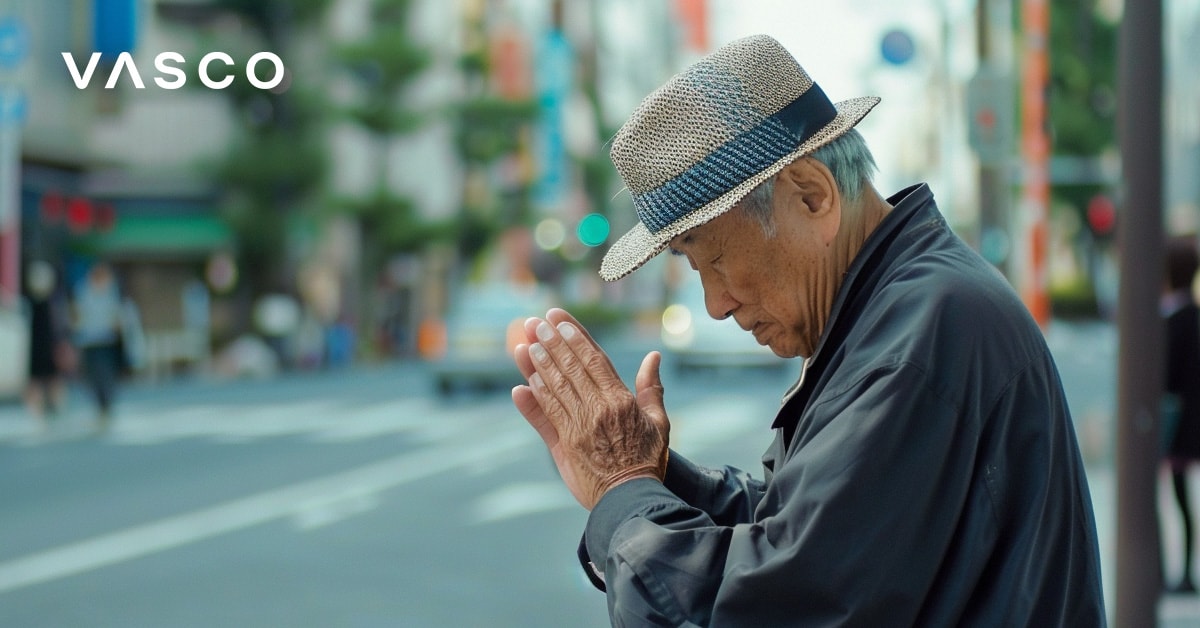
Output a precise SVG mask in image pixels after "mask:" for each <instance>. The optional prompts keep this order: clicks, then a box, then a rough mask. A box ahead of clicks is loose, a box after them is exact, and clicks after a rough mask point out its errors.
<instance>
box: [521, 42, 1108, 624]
mask: <svg viewBox="0 0 1200 628" xmlns="http://www.w3.org/2000/svg"><path fill="white" fill-rule="evenodd" d="M878 101H879V99H877V98H874V97H868V98H858V99H853V100H847V101H843V102H840V103H838V104H836V105H835V104H833V103H832V102H831V101H830V100H829V99H828V98H826V96H825V95H824V93H823V92H822V91H821V89H820V88H819V87H817V86H816V85H815V84H814V83H813V82H812V80H811V79H810V78H809V76H808V75H807V74H806V73H805V71H804V70H803V69H802V68H801V67H800V66H799V65H798V64H797V63H796V61H795V60H794V59H793V58H792V57H791V55H789V54H788V52H787V51H786V50H784V49H783V48H782V47H781V46H780V45H779V43H778V42H777V41H775V40H774V39H772V38H770V37H766V36H756V37H749V38H745V39H741V40H738V41H735V42H732V43H730V44H728V45H726V46H723V47H722V48H720V49H718V50H716V51H715V52H714V53H712V54H711V55H709V56H707V57H705V58H703V59H701V60H700V61H698V62H697V63H696V64H694V65H692V66H691V67H690V68H688V69H687V70H685V71H684V72H683V73H682V74H680V75H678V76H676V77H674V78H672V79H671V80H670V81H669V82H668V83H667V84H665V85H664V86H663V87H661V88H659V89H658V90H656V91H655V92H654V93H652V94H651V95H650V96H648V97H647V98H646V99H645V100H644V101H642V104H641V105H640V106H639V107H638V108H637V109H636V110H635V111H634V113H633V114H632V117H631V119H630V120H629V121H628V122H627V123H626V124H625V125H624V126H623V127H622V128H621V129H620V130H619V131H618V132H617V134H616V136H615V138H614V139H613V141H612V149H611V153H612V159H613V162H614V165H615V166H616V168H617V171H618V172H619V173H620V175H621V177H622V179H623V181H624V183H625V185H626V187H627V188H628V189H629V191H630V194H631V195H632V197H633V206H634V208H635V209H636V211H637V215H638V222H637V223H636V224H635V225H634V228H633V230H632V231H630V232H629V233H627V234H626V235H625V236H623V237H622V238H620V239H619V240H618V241H617V242H616V243H615V244H614V245H613V246H612V247H611V248H610V249H609V250H608V253H607V254H606V255H605V257H604V260H603V262H602V263H601V266H600V274H601V276H602V277H603V278H604V279H606V280H617V279H620V278H622V277H624V276H626V275H627V274H629V273H631V272H633V271H634V270H636V269H637V268H639V267H640V266H641V265H642V264H644V263H645V262H647V261H648V260H649V259H650V258H652V257H654V256H655V255H657V254H658V253H660V252H662V251H663V250H665V249H667V248H668V247H669V248H671V249H672V251H673V252H675V253H678V254H679V255H682V256H685V257H686V258H687V260H688V262H690V264H691V266H692V268H693V269H694V270H695V271H697V272H698V273H699V275H700V280H701V283H702V285H703V287H704V297H705V304H706V306H707V308H708V313H709V314H710V315H711V316H712V317H714V318H718V319H723V318H733V319H735V320H736V321H737V323H738V324H739V325H740V326H741V327H742V328H743V329H745V330H746V331H748V332H750V333H752V334H753V335H754V337H755V338H756V339H757V340H758V342H759V343H761V344H765V345H767V346H769V347H771V349H772V350H773V351H774V352H775V353H776V354H778V355H780V356H784V357H804V358H805V362H804V371H803V375H801V377H800V380H799V381H798V382H796V384H795V385H794V386H793V387H792V388H791V389H790V390H789V391H788V392H787V394H786V395H785V396H784V398H783V403H782V405H781V407H780V410H779V413H778V415H777V416H776V417H775V419H774V423H773V424H772V426H773V427H774V428H775V441H774V443H773V444H772V445H771V446H770V448H769V449H768V450H767V452H766V454H765V455H764V457H763V463H764V464H763V467H764V469H763V471H764V479H763V480H759V479H755V478H754V477H752V476H751V475H750V474H749V473H746V472H744V471H740V470H737V469H733V468H731V467H723V468H720V469H711V468H705V467H701V466H699V465H697V464H694V463H692V462H691V461H689V460H687V459H686V458H684V457H683V456H682V455H680V454H679V453H678V452H676V451H674V450H670V451H669V450H668V449H667V445H668V434H669V431H670V423H669V421H668V417H667V410H666V407H665V405H664V402H663V393H664V391H663V385H662V381H661V379H660V378H659V373H658V370H659V363H660V360H661V358H660V356H659V354H658V352H650V353H649V354H648V355H647V356H646V359H645V360H644V361H643V362H642V366H641V369H640V370H639V372H638V374H637V377H636V379H635V382H634V389H633V390H632V391H631V390H629V389H628V388H626V387H625V385H624V384H623V383H622V382H621V380H620V378H619V377H618V375H617V374H616V372H615V370H614V369H613V367H612V363H611V362H610V361H609V360H608V359H607V356H605V354H604V352H603V351H602V350H601V349H600V348H599V347H598V346H597V345H596V344H595V343H594V341H593V340H592V338H591V336H590V335H589V334H587V333H586V332H585V330H584V329H583V328H582V327H581V326H580V325H579V323H578V321H576V320H575V319H574V318H573V317H571V316H570V315H569V314H567V313H566V312H564V311H563V310H558V309H554V310H551V311H550V312H548V313H547V314H546V319H545V320H542V319H536V318H534V319H530V320H529V321H527V322H526V329H525V333H526V336H527V338H526V340H527V343H526V344H522V345H520V346H518V347H517V349H516V350H515V352H514V354H515V358H516V361H517V365H518V367H519V368H520V370H521V372H522V373H523V374H524V376H525V377H526V379H527V380H528V385H522V386H518V387H516V388H514V389H513V402H514V403H515V404H516V406H517V408H518V410H519V411H520V412H521V414H522V415H524V417H525V418H526V420H528V421H529V422H530V424H531V425H532V426H533V427H534V428H535V429H536V430H537V432H538V434H539V435H540V436H541V437H542V439H543V440H544V441H545V443H546V445H547V446H548V447H549V449H550V451H551V453H552V455H553V457H554V461H555V463H556V465H557V467H558V470H559V472H560V474H561V476H562V478H563V481H564V482H565V483H566V485H567V487H568V488H569V489H570V490H571V492H572V493H573V494H574V495H575V497H576V499H577V500H578V501H579V502H580V503H581V504H582V505H583V506H584V507H585V508H587V509H588V510H590V511H591V514H590V515H589V517H588V521H587V526H586V529H585V533H584V538H583V541H582V543H581V546H580V549H579V555H580V557H581V561H582V562H583V564H584V570H585V573H587V574H588V575H589V577H590V578H591V579H592V582H593V584H595V585H596V586H597V587H598V588H601V589H602V590H606V591H607V595H608V610H609V614H610V617H611V620H612V623H613V624H614V625H621V626H648V625H672V626H679V625H687V626H707V625H720V626H818V625H821V626H825V625H829V626H832V625H838V626H956V625H975V626H1103V625H1104V624H1105V610H1104V603H1103V595H1102V591H1101V584H1100V559H1099V550H1098V544H1097V537H1096V527H1095V519H1094V516H1093V513H1092V505H1091V497H1090V495H1089V492H1088V486H1087V478H1086V476H1085V474H1084V469H1083V462H1082V458H1081V456H1080V452H1079V447H1078V444H1077V442H1076V439H1075V430H1074V427H1073V425H1072V422H1071V417H1070V412H1069V410H1068V408H1067V403H1066V399H1065V398H1064V395H1063V390H1062V385H1061V383H1060V380H1059V377H1058V371H1057V369H1056V367H1055V364H1054V360H1053V358H1052V356H1051V354H1050V351H1049V349H1048V348H1047V346H1046V342H1045V339H1044V338H1043V336H1042V333H1041V330H1040V329H1039V328H1038V326H1037V324H1036V323H1035V322H1034V320H1033V319H1032V317H1031V316H1030V315H1029V312H1028V311H1027V310H1026V309H1025V307H1024V306H1023V305H1022V303H1021V301H1020V299H1019V298H1018V297H1017V296H1016V294H1015V293H1014V292H1013V290H1012V289H1011V287H1010V286H1009V285H1008V284H1007V283H1005V281H1004V279H1003V277H1002V276H1001V275H1000V274H999V273H997V272H996V271H995V269H994V268H993V267H992V266H991V265H990V264H988V263H987V262H986V261H984V260H983V259H982V258H981V257H979V255H978V254H977V253H975V252H974V251H973V250H971V249H970V248H969V247H968V246H967V245H966V244H965V243H963V242H962V241H961V240H960V239H959V238H958V237H957V236H955V235H954V233H953V232H952V231H951V230H950V228H949V226H948V225H947V224H946V221H945V220H944V219H943V217H942V215H941V213H940V211H939V210H938V208H937V205H936V204H935V202H934V199H933V193H932V192H931V191H930V190H929V188H928V187H927V186H925V185H923V184H921V185H913V186H911V187H909V188H907V189H904V190H902V191H900V192H898V193H896V194H895V195H893V196H891V197H890V198H887V199H884V198H883V197H882V196H881V195H880V194H879V193H878V192H877V191H876V190H875V188H874V186H873V184H872V183H871V175H872V172H873V170H874V160H873V158H872V157H871V153H870V151H869V150H868V148H867V146H866V143H865V141H864V140H863V138H862V136H861V135H859V134H858V133H857V132H856V131H854V130H853V129H852V127H853V126H854V125H855V124H857V122H858V121H859V120H860V119H862V117H863V116H865V115H866V114H867V113H868V112H869V111H870V110H871V108H872V107H874V106H875V105H876V103H878ZM766 424H767V421H765V420H764V425H766Z"/></svg>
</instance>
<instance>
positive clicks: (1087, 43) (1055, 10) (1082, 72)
mask: <svg viewBox="0 0 1200 628" xmlns="http://www.w3.org/2000/svg"><path fill="white" fill-rule="evenodd" d="M1050 8H1051V12H1050V85H1049V91H1048V107H1049V117H1050V129H1049V131H1050V137H1051V145H1052V146H1053V152H1054V154H1056V155H1063V156H1072V157H1085V158H1094V157H1098V156H1099V155H1101V154H1103V153H1104V152H1105V151H1107V150H1110V149H1112V148H1113V147H1114V146H1115V144H1116V80H1117V78H1116V75H1117V25H1116V24H1113V23H1111V22H1109V21H1108V20H1106V19H1105V18H1104V17H1102V16H1101V15H1100V14H1098V13H1097V12H1096V7H1095V0H1053V2H1052V3H1051V5H1050ZM1103 191H1105V186H1104V185H1102V184H1071V185H1067V184H1056V185H1054V186H1053V187H1052V188H1051V195H1052V197H1053V198H1054V200H1056V201H1058V202H1061V203H1065V204H1067V205H1069V206H1071V207H1073V208H1075V209H1076V211H1078V212H1080V215H1079V217H1080V219H1081V220H1084V221H1086V216H1084V215H1083V212H1084V209H1085V208H1086V207H1087V203H1088V200H1089V199H1091V198H1092V197H1093V196H1094V195H1096V194H1097V193H1100V192H1103ZM1085 224H1086V222H1085Z"/></svg>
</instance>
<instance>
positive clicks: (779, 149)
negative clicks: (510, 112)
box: [600, 35, 879, 281]
mask: <svg viewBox="0 0 1200 628" xmlns="http://www.w3.org/2000/svg"><path fill="white" fill-rule="evenodd" d="M878 103H879V98H877V97H874V96H868V97H864V98H854V99H851V100H846V101H842V102H839V103H837V104H836V105H835V104H833V103H832V102H830V100H829V98H827V97H826V96H825V93H824V92H823V91H821V88H820V87H818V86H817V84H816V83H814V82H813V80H812V79H811V78H809V76H808V74H807V73H806V72H805V71H804V68H802V67H800V64H799V63H797V62H796V60H795V59H794V58H793V57H792V55H791V54H789V53H788V51H787V50H786V49H784V47H783V46H782V45H780V44H779V42H778V41H776V40H775V39H773V38H771V37H769V36H767V35H755V36H752V37H746V38H743V39H739V40H736V41H733V42H731V43H729V44H726V45H724V46H722V47H720V48H719V49H717V50H716V51H714V52H713V53H711V54H709V55H708V56H706V57H704V58H703V59H701V60H700V61H698V62H696V63H695V64H694V65H692V66H691V67H689V68H688V69H686V70H684V71H683V72H682V73H680V74H678V75H676V76H674V77H672V78H671V80H669V81H668V82H667V83H666V84H665V85H663V86H662V87H660V88H658V89H657V90H655V91H654V92H653V93H651V94H650V95H649V96H647V97H646V99H645V100H643V101H642V103H641V104H640V105H638V107H637V109H635V110H634V112H633V114H632V115H631V116H630V118H629V120H628V121H627V122H626V123H625V124H624V125H623V126H622V127H621V129H620V130H619V131H617V134H616V136H615V137H614V138H613V143H612V150H611V153H610V154H611V157H612V162H613V165H614V166H616V169H617V172H618V173H619V174H620V175H621V179H622V181H623V182H624V183H625V186H626V187H627V188H628V189H629V192H630V194H631V195H632V197H633V206H634V209H635V210H636V211H637V215H638V223H637V225H635V226H634V228H633V229H631V230H630V231H629V232H628V233H626V234H625V235H623V236H621V238H620V239H618V240H617V241H616V242H615V243H614V244H613V245H612V247H611V248H609V250H608V252H607V253H606V254H605V255H604V260H603V261H602V262H601V264H600V276H601V277H603V278H604V279H605V280H606V281H615V280H617V279H620V278H622V277H624V276H626V275H628V274H629V273H631V272H633V271H635V270H637V269H638V268H640V267H641V266H642V264H645V263H646V262H647V261H648V260H649V259H650V258H652V257H654V256H655V255H658V254H659V253H661V252H662V251H663V249H665V248H667V243H668V242H670V241H671V239H672V238H674V237H676V236H678V235H679V234H681V233H683V232H685V231H687V230H688V229H691V228H693V227H697V226H700V225H702V224H704V223H706V222H708V221H710V220H712V219H713V218H716V217H717V216H720V215H721V214H722V213H724V212H726V211H728V210H729V209H730V208H731V207H733V206H734V205H736V204H737V202H738V201H740V200H741V199H742V198H743V197H744V196H746V194H748V193H749V192H750V191H751V190H753V189H754V188H755V187H756V186H758V184H760V183H762V182H763V181H766V180H767V179H769V178H771V177H772V176H774V175H775V173H777V172H779V171H780V170H782V169H783V167H784V166H786V165H787V164H789V163H791V162H792V161H794V160H795V159H796V158H798V157H801V156H803V155H807V154H809V153H811V152H813V151H815V150H816V149H818V148H820V147H821V146H824V145H825V144H828V143H829V142H830V141H832V140H833V139H835V138H837V137H838V136H840V135H842V134H844V133H845V132H846V131H848V130H850V129H851V128H853V127H854V125H855V124H857V123H858V121H859V120H861V119H862V118H863V116H865V115H867V112H869V111H870V110H871V108H872V107H874V106H875V105H876V104H878Z"/></svg>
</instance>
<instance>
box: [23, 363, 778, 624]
mask: <svg viewBox="0 0 1200 628" xmlns="http://www.w3.org/2000/svg"><path fill="white" fill-rule="evenodd" d="M639 358H640V355H631V356H628V358H627V359H624V360H622V359H621V356H614V359H616V360H617V361H618V364H620V365H621V366H620V368H621V370H622V372H623V375H626V377H627V378H629V379H631V378H632V373H633V372H635V371H636V365H637V361H638V359H639ZM666 376H667V377H668V378H671V377H672V376H671V375H670V373H667V374H666ZM714 377H720V378H722V379H723V380H726V381H728V378H730V377H733V378H734V381H735V382H736V384H735V385H733V386H731V387H729V388H725V387H724V386H723V385H722V386H717V387H714V386H712V383H713V381H714V380H713V378H714ZM791 377H792V375H790V374H784V373H771V374H768V375H767V376H765V377H764V376H761V375H758V374H752V373H736V374H724V373H721V374H712V375H709V374H703V373H702V374H697V375H694V376H690V377H689V378H688V379H687V380H678V381H670V380H669V381H670V383H669V384H668V385H669V386H670V389H669V390H670V391H671V392H669V393H668V403H670V404H671V405H672V408H673V409H674V415H675V428H674V434H673V440H674V442H675V444H676V446H678V447H680V448H681V449H683V450H685V451H688V452H689V453H691V454H693V457H694V458H695V459H697V460H699V461H709V462H712V463H714V464H715V463H718V462H725V461H728V462H735V463H737V464H741V465H744V466H745V465H749V466H751V467H754V466H756V465H757V461H758V455H759V453H760V452H761V450H762V449H763V448H765V446H766V444H767V441H768V439H769V436H770V435H769V433H768V432H767V431H766V430H765V429H762V426H761V425H759V424H758V423H757V422H756V418H759V417H768V416H770V415H771V413H772V408H773V407H774V406H776V404H777V399H778V395H779V393H780V391H782V390H783V389H784V388H785V387H786V385H787V383H788V381H789V379H790V378H791ZM432 390H433V387H432V383H431V382H430V381H429V378H428V377H427V376H426V374H425V373H424V372H423V369H421V368H420V366H419V365H401V366H390V367H385V368H380V369H375V370H370V371H354V372H340V373H330V374H309V375H295V376H292V377H288V378H282V379H278V380H271V381H263V382H239V383H225V384H216V383H181V384H171V385H166V386H162V387H158V388H141V389H139V388H133V389H130V390H127V391H125V394H124V397H123V400H122V402H121V404H120V406H119V412H118V413H117V417H116V419H115V421H114V423H113V426H112V429H111V431H110V432H108V433H106V434H103V435H97V434H95V432H94V430H93V427H92V425H91V422H90V418H89V416H88V410H89V408H88V406H87V404H86V400H85V399H83V398H82V397H81V396H78V394H77V396H76V398H75V399H74V404H73V406H72V410H71V412H70V413H69V415H68V416H67V417H65V418H63V419H61V420H60V422H59V423H58V424H57V425H55V427H54V429H53V431H52V432H51V433H50V434H49V435H38V434H36V433H35V432H34V431H33V430H32V426H31V422H30V421H29V419H27V418H26V417H24V416H23V415H22V410H21V408H20V407H19V406H17V405H8V406H3V407H0V495H3V496H4V501H5V505H4V509H3V511H2V512H0V537H2V538H3V539H4V541H3V544H2V545H0V625H4V626H89V627H90V626H122V627H124V626H214V625H222V626H274V625H287V626H604V625H607V615H606V610H605V602H604V596H603V595H602V594H601V593H599V592H597V591H595V590H593V589H592V588H591V585H590V584H587V583H586V581H585V580H584V577H583V575H582V573H581V572H580V570H579V568H578V565H577V562H576V559H575V547H576V543H577V542H578V539H579V535H580V533H581V531H582V528H583V524H584V521H585V519H586V512H585V511H583V509H582V508H580V507H579V506H578V505H577V504H576V503H575V501H574V499H573V498H572V497H571V496H570V494H569V493H568V492H567V491H566V489H565V488H563V487H562V485H561V484H560V483H559V481H558V479H557V476H556V472H555V470H554V468H553V465H552V463H551V461H550V458H549V456H548V455H547V454H546V452H545V450H544V447H543V446H542V445H541V443H540V441H539V440H538V439H537V437H536V434H535V433H534V432H533V431H532V430H531V429H530V428H529V427H528V426H527V425H526V424H525V422H524V421H523V420H522V419H521V417H520V416H519V415H518V414H517V413H516V411H515V410H514V409H513V408H512V405H511V401H510V400H509V398H508V392H507V390H500V391H495V392H490V393H479V394H475V393H468V394H464V395H460V396H459V397H456V398H453V399H449V400H441V399H438V398H437V397H436V396H434V395H433V394H432ZM730 390H733V391H736V392H734V393H733V394H729V392H728V391H730Z"/></svg>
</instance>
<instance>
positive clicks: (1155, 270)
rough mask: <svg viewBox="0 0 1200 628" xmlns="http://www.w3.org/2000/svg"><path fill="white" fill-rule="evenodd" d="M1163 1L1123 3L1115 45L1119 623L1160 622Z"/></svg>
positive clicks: (1129, 626) (1128, 627) (1135, 626)
mask: <svg viewBox="0 0 1200 628" xmlns="http://www.w3.org/2000/svg"><path fill="white" fill-rule="evenodd" d="M1162 10H1163V7H1162V0H1139V1H1138V2H1127V3H1125V15H1124V18H1123V19H1122V20H1121V27H1120V28H1121V30H1120V35H1119V39H1118V53H1117V54H1118V56H1119V60H1118V67H1117V72H1118V74H1117V77H1118V84H1119V100H1118V103H1119V105H1118V111H1117V133H1118V136H1119V140H1120V146H1121V164H1122V165H1121V168H1122V171H1123V179H1124V190H1123V192H1124V193H1123V194H1122V202H1121V211H1120V214H1119V220H1120V223H1119V225H1118V228H1117V239H1118V246H1119V250H1120V277H1121V285H1120V292H1119V295H1118V305H1117V326H1118V332H1119V336H1120V341H1119V344H1118V359H1117V364H1119V365H1121V366H1120V370H1119V372H1118V382H1117V419H1118V427H1117V534H1116V538H1117V568H1116V578H1117V580H1116V582H1117V589H1116V594H1117V600H1116V612H1115V616H1114V625H1115V626H1117V627H1119V628H1140V627H1141V626H1153V625H1155V624H1156V623H1157V604H1158V598H1159V595H1160V594H1161V592H1162V583H1161V580H1162V574H1161V571H1160V567H1159V538H1158V536H1159V535H1158V520H1157V517H1156V516H1155V508H1156V503H1157V501H1156V495H1157V490H1156V489H1157V477H1158V475H1157V472H1158V447H1159V433H1158V429H1159V428H1158V422H1159V417H1158V404H1159V395H1160V394H1161V388H1162V382H1163V371H1164V366H1163V358H1162V347H1163V342H1164V338H1163V332H1162V330H1163V324H1162V320H1161V317H1160V315H1159V312H1158V299H1159V292H1160V286H1161V285H1162V281H1163V279H1162V275H1163V270H1162V269H1163V253H1162V242H1163V226H1162V213H1163V212H1162V202H1163V184H1162V177H1163V150H1162V148H1163V113H1162V108H1163V52H1162V43H1163V39H1162V30H1163V23H1162V21H1163V18H1162Z"/></svg>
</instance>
